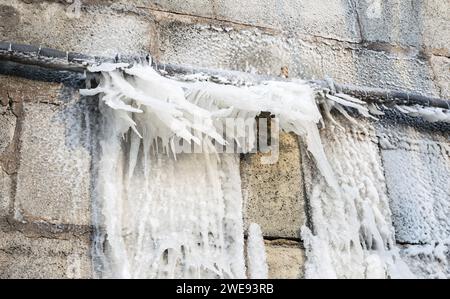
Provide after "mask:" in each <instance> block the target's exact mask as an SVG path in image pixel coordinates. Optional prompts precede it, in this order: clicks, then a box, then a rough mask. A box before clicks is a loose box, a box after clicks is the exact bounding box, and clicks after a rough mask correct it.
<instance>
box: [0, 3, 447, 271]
mask: <svg viewBox="0 0 450 299" xmlns="http://www.w3.org/2000/svg"><path fill="white" fill-rule="evenodd" d="M82 3H83V6H82V10H81V13H80V15H79V16H77V15H73V14H68V13H67V9H68V8H69V4H68V3H66V1H62V0H61V1H58V0H1V1H0V40H3V41H11V42H15V43H24V44H33V45H40V46H45V47H50V48H57V49H61V50H67V51H76V52H82V53H86V54H92V55H106V56H114V55H115V54H116V53H121V54H136V55H139V54H143V53H148V52H150V53H151V54H152V56H153V57H155V58H156V59H157V60H158V61H161V62H167V63H178V64H188V65H195V66H203V67H210V68H222V69H232V70H240V71H248V72H255V73H259V74H270V75H273V76H280V75H282V74H283V75H288V76H289V77H300V78H304V79H322V78H324V77H326V76H329V77H331V78H333V79H334V80H336V81H337V82H342V83H353V84H357V85H365V86H375V87H388V88H391V89H399V90H405V91H414V92H417V93H421V94H424V95H430V96H437V97H447V98H448V97H450V86H449V82H450V72H449V69H450V38H449V37H450V25H449V24H450V23H449V19H450V3H449V2H448V1H440V0H428V1H419V0H414V1H402V0H393V1H382V0H360V1H355V0H327V1H325V0H321V1H317V0H315V1H313V0H281V1H280V0H249V1H237V0H190V1H185V0H153V1H152V0H119V1H108V0H82ZM0 103H1V105H0V166H1V167H0V228H1V230H0V234H1V235H0V277H90V276H91V275H92V271H91V265H90V258H89V244H90V234H91V228H90V203H91V194H90V193H91V192H90V190H91V185H92V184H93V180H94V178H93V171H92V169H93V166H92V163H93V162H92V161H93V157H92V155H93V152H95V151H94V149H93V148H92V146H95V142H93V140H96V139H95V136H94V132H95V130H89V128H91V127H92V126H95V119H96V118H95V115H96V113H97V112H96V110H95V107H91V106H90V104H89V103H83V102H82V101H81V102H80V101H79V100H78V94H77V91H76V88H75V87H72V86H67V85H64V84H56V83H44V82H37V81H31V80H26V79H21V78H15V77H8V76H1V77H0ZM85 111H89V113H85ZM391 119H397V120H396V121H391ZM376 127H377V138H379V139H378V140H379V144H378V145H379V148H380V157H381V158H382V161H383V165H384V170H385V178H386V184H387V188H388V194H389V198H390V200H391V209H392V212H393V216H394V225H395V228H396V233H397V239H398V242H399V243H402V244H413V245H417V244H422V243H426V242H430V241H431V240H432V239H434V238H436V237H438V236H442V235H447V236H448V235H449V227H448V223H447V222H445V221H443V219H445V217H446V215H449V214H450V210H449V209H450V208H449V202H450V195H449V193H448V188H447V189H446V188H445V186H448V185H449V184H450V182H448V180H449V177H450V169H449V168H448V165H449V159H450V157H449V155H450V154H449V150H448V147H449V134H448V131H446V130H443V129H439V128H435V127H433V126H429V125H426V124H423V125H419V126H418V125H417V124H415V123H414V125H413V124H411V123H410V122H408V121H404V122H400V123H399V122H398V117H393V118H387V119H386V120H384V121H381V122H380V123H379V124H378V125H376ZM86 128H88V130H86ZM324 136H325V135H324ZM405 139H407V140H406V141H405ZM414 141H417V142H414ZM424 142H425V143H426V146H425V147H423V146H422V147H421V146H420V145H423V144H424ZM405 144H406V145H405ZM418 144H419V145H418ZM300 151H301V146H300V145H299V143H298V141H297V138H295V137H294V136H291V135H285V136H283V137H282V139H281V157H280V161H279V162H278V164H276V165H269V166H267V165H260V164H259V163H258V161H259V159H258V156H245V157H243V159H242V161H241V176H242V182H243V193H244V201H245V205H246V206H245V210H246V214H245V219H246V222H249V221H253V222H257V223H259V224H260V225H261V227H262V230H263V233H264V236H265V238H266V239H267V240H266V245H267V255H268V262H269V272H270V276H271V277H280V278H281V277H290V278H293V277H301V276H302V264H303V261H304V256H303V249H302V244H301V240H300V235H299V229H300V226H301V225H302V224H303V223H304V222H305V221H307V215H306V212H305V211H307V207H306V203H305V190H304V188H303V181H304V178H303V174H302V170H301V169H302V167H301V164H302V159H301V155H300ZM397 157H401V159H402V161H403V162H404V163H403V164H402V167H403V166H404V167H406V168H405V169H407V167H412V169H410V171H409V172H411V173H414V172H415V171H416V170H417V169H419V172H417V174H416V175H411V176H409V177H408V179H405V180H403V179H402V180H400V179H398V177H397V176H396V173H395V171H396V167H397V166H396V165H394V163H393V162H390V161H394V160H395V161H397ZM424 159H428V160H427V161H429V163H432V164H433V165H436V167H437V168H434V170H433V168H430V167H427V166H424V165H423V162H421V161H423V160H424ZM439 174H441V175H439ZM445 174H447V175H445ZM436 181H437V182H438V185H439V186H441V187H439V188H437V189H436V190H429V189H427V188H426V186H428V185H429V183H430V182H436ZM416 184H423V186H424V188H423V192H424V193H427V192H428V193H429V192H431V193H432V195H431V197H432V198H435V201H434V202H433V203H431V202H423V201H422V200H421V199H422V198H423V196H422V195H423V194H410V193H408V192H409V191H408V190H409V189H408V186H411V185H416ZM427 195H428V194H427ZM411 209H413V211H411ZM421 211H422V212H421ZM423 211H427V215H429V213H434V214H433V215H435V217H434V218H430V219H424V218H423V217H421V213H423ZM412 223H414V225H412Z"/></svg>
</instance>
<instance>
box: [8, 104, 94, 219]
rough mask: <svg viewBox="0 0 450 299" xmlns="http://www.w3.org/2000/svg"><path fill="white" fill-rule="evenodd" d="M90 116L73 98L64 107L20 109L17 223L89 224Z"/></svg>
mask: <svg viewBox="0 0 450 299" xmlns="http://www.w3.org/2000/svg"><path fill="white" fill-rule="evenodd" d="M88 113H89V112H88V111H87V109H86V106H85V105H83V103H81V102H78V101H76V99H74V101H72V102H70V103H67V104H65V105H63V106H55V105H48V104H39V103H26V104H25V105H24V116H23V117H24V119H23V124H22V136H21V150H20V167H19V170H18V175H17V192H16V199H15V205H14V209H15V217H16V220H19V221H22V220H23V221H43V222H48V223H53V224H74V225H89V224H90V205H91V198H90V190H91V189H90V186H91V176H92V173H91V153H90V146H91V144H90V142H92V141H91V140H90V139H89V136H90V134H92V132H90V124H89V123H88V120H87V119H88V117H89V116H88Z"/></svg>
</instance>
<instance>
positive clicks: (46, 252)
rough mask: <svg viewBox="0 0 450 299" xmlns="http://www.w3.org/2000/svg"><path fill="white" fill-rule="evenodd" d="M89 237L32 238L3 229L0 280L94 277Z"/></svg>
mask: <svg viewBox="0 0 450 299" xmlns="http://www.w3.org/2000/svg"><path fill="white" fill-rule="evenodd" d="M91 277H92V271H91V259H90V242H89V235H87V236H83V237H80V238H73V239H66V240H63V239H49V238H29V237H27V236H25V235H24V234H22V233H20V232H4V231H2V230H0V278H1V279H7V278H9V279H11V278H13V279H23V278H25V279H36V278H45V279H51V278H91Z"/></svg>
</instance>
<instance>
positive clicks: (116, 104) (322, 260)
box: [81, 64, 442, 278]
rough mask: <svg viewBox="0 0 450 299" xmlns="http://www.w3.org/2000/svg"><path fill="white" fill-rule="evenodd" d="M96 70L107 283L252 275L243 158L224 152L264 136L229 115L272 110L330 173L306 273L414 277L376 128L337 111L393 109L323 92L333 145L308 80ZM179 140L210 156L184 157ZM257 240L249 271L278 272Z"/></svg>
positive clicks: (254, 234)
mask: <svg viewBox="0 0 450 299" xmlns="http://www.w3.org/2000/svg"><path fill="white" fill-rule="evenodd" d="M91 71H93V72H101V76H100V83H99V85H98V87H96V88H94V89H87V90H82V91H81V93H82V94H83V95H87V96H93V95H99V97H100V106H101V107H100V108H101V111H102V114H103V125H102V132H103V137H102V140H101V142H100V145H101V149H102V155H101V160H100V165H99V182H98V190H97V192H98V200H97V202H96V208H95V211H96V214H95V217H94V219H96V226H97V228H98V229H97V235H96V239H95V246H94V257H95V260H96V261H97V262H96V264H97V266H98V272H99V273H100V276H102V277H120V278H129V277H133V278H161V277H169V278H173V277H184V278H203V277H211V278H243V277H246V269H245V260H244V241H243V240H244V237H243V236H244V231H243V221H242V194H241V186H240V174H239V156H238V155H237V154H236V153H229V154H219V153H218V152H217V145H224V144H228V143H230V142H231V143H234V142H236V144H237V145H238V146H240V147H241V148H243V149H244V150H247V151H248V150H250V149H251V148H252V147H254V146H255V138H249V140H248V144H243V141H242V140H241V139H240V134H239V132H235V133H231V136H230V135H228V136H227V138H224V136H223V135H222V131H221V128H223V127H224V126H226V125H227V124H226V123H225V122H224V119H227V118H228V119H230V118H231V119H234V120H236V121H237V120H239V119H254V118H255V117H256V116H257V115H258V114H259V113H260V112H262V111H269V112H271V113H272V114H274V115H275V116H276V117H277V118H278V119H279V122H280V128H281V129H283V130H285V131H287V132H294V133H296V134H297V135H299V136H300V137H301V139H302V142H305V143H306V145H307V149H308V151H309V153H310V154H311V156H312V157H313V158H314V162H315V165H316V167H317V169H318V170H319V172H318V173H317V174H315V175H314V176H313V177H312V178H310V180H311V181H312V182H313V186H310V190H309V193H310V198H309V202H310V206H311V207H310V208H311V216H312V223H313V227H312V230H311V229H309V228H306V227H303V228H302V239H303V240H304V243H305V247H306V250H307V257H308V259H307V264H306V277H309V278H363V277H366V278H386V277H391V278H403V277H412V273H411V272H410V270H409V268H408V267H407V266H406V264H405V262H404V261H403V259H402V257H401V255H400V249H399V248H398V247H397V246H396V243H395V237H394V230H393V227H392V224H391V223H392V221H391V215H390V209H389V204H388V199H387V196H386V190H385V182H384V176H383V171H382V167H381V163H380V161H379V160H378V159H379V155H378V148H377V146H376V145H375V143H374V142H372V141H371V140H370V136H371V135H370V133H369V131H370V130H369V129H370V128H364V127H363V126H358V127H359V130H360V131H359V132H356V133H355V132H354V131H351V130H347V129H344V128H343V127H342V126H341V125H339V123H338V122H337V121H336V120H334V119H333V117H332V116H331V113H330V111H331V109H336V110H338V111H339V112H340V113H341V114H342V115H343V116H344V117H346V118H347V119H349V120H350V121H351V122H353V123H354V122H355V121H354V120H353V118H352V117H351V116H350V115H349V114H348V113H347V111H346V109H344V107H351V108H354V109H356V110H357V111H358V112H359V113H360V114H361V115H363V116H366V117H372V116H371V115H380V114H382V113H381V112H380V111H379V110H378V109H377V107H376V106H373V105H372V106H370V105H369V106H367V105H366V104H365V103H363V102H361V101H359V100H357V99H354V98H352V97H349V96H347V95H343V94H336V93H330V92H324V93H322V99H321V100H320V103H321V104H322V107H323V109H322V111H323V113H324V116H325V117H326V118H327V119H329V121H330V123H331V124H332V125H331V126H329V127H328V128H327V130H328V131H327V132H328V133H330V134H331V136H328V138H327V140H328V141H327V143H326V144H325V147H324V146H323V145H322V142H321V138H320V134H319V130H318V124H319V123H320V122H322V115H321V112H320V110H319V108H318V104H317V102H316V99H315V96H316V94H315V91H314V90H313V89H312V88H311V87H310V86H308V85H307V84H306V83H305V82H302V81H292V82H265V83H263V84H260V85H255V86H243V87H235V86H231V85H224V84H215V83H211V82H205V81H203V82H201V81H202V80H199V78H197V77H195V76H191V77H190V78H189V80H187V81H189V82H186V81H182V80H174V79H169V78H166V77H163V76H161V75H159V74H158V73H157V72H156V71H155V70H153V69H152V68H151V67H150V66H145V65H134V66H132V67H128V65H122V64H104V65H100V66H95V67H92V68H91ZM439 115H440V114H439ZM441 116H442V115H440V116H439V117H441ZM433 119H434V118H433ZM441 119H442V117H441ZM333 124H334V125H333ZM233 132H234V131H233ZM229 133H230V131H229V130H228V131H227V134H229ZM254 133H255V132H254V129H253V131H252V129H251V128H250V134H249V135H250V136H251V135H253V134H254ZM180 140H182V141H184V142H185V144H187V148H190V149H193V148H197V149H201V151H199V152H198V153H195V154H194V153H189V154H188V153H179V151H178V150H177V148H176V145H177V144H178V142H179V141H180ZM194 145H195V146H194ZM193 146H194V147H193ZM324 148H325V150H324ZM200 152H201V153H200ZM325 153H326V154H325ZM327 156H328V159H327ZM336 178H338V180H337V179H336ZM248 241H249V244H248V261H249V269H248V274H249V276H250V277H258V278H262V277H267V265H265V262H264V259H265V257H264V246H263V240H262V235H261V232H260V229H259V227H258V226H257V225H251V226H250V229H249V240H248Z"/></svg>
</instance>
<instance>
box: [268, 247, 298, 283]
mask: <svg viewBox="0 0 450 299" xmlns="http://www.w3.org/2000/svg"><path fill="white" fill-rule="evenodd" d="M265 244H266V256H267V265H268V268H269V279H298V278H303V277H304V264H305V251H304V249H303V248H302V247H301V244H300V243H299V242H295V241H288V240H274V241H269V240H266V241H265Z"/></svg>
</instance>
